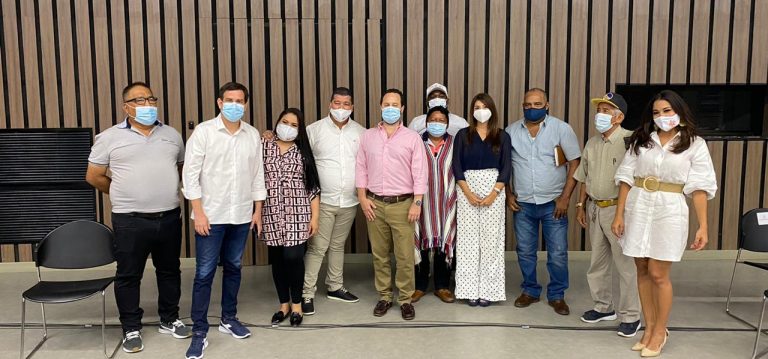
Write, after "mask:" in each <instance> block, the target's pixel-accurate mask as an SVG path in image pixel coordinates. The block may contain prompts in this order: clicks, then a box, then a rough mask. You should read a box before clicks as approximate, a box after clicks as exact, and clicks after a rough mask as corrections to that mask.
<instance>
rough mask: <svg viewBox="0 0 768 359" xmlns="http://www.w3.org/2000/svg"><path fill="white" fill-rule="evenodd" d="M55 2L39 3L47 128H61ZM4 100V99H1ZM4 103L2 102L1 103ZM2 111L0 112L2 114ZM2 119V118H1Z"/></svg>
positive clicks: (50, 0) (42, 95)
mask: <svg viewBox="0 0 768 359" xmlns="http://www.w3.org/2000/svg"><path fill="white" fill-rule="evenodd" d="M53 6H54V4H53V2H52V0H41V1H39V4H38V7H39V13H40V18H39V20H38V21H39V24H40V36H39V37H40V47H41V50H42V51H41V53H40V56H41V58H40V61H41V62H42V67H43V73H41V74H40V76H41V78H42V80H43V82H44V83H45V89H44V93H41V98H42V101H43V106H44V108H43V113H45V116H46V127H49V128H55V127H60V126H59V115H60V114H59V90H58V83H57V81H55V79H56V78H57V75H56V44H55V38H54V34H53V24H54V18H53ZM0 98H2V97H0ZM0 102H2V101H0ZM1 113H2V111H0V114H1ZM0 118H2V117H0Z"/></svg>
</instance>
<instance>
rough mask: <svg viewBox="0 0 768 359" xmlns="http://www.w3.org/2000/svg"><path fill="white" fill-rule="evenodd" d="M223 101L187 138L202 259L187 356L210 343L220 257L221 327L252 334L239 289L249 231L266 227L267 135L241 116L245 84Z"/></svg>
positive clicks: (224, 91)
mask: <svg viewBox="0 0 768 359" xmlns="http://www.w3.org/2000/svg"><path fill="white" fill-rule="evenodd" d="M217 103H218V106H219V109H220V111H221V112H220V114H219V116H217V117H216V118H214V119H211V120H208V121H205V122H203V123H201V124H200V125H198V126H197V128H196V129H195V132H194V133H192V136H191V137H190V138H189V140H188V141H187V152H186V155H185V157H184V160H185V165H184V170H183V174H182V179H183V184H184V189H183V192H184V197H186V198H187V199H188V200H190V202H191V204H192V219H193V220H194V224H195V232H196V233H195V250H196V259H197V267H196V270H195V282H194V287H193V293H192V309H191V312H192V320H193V321H194V326H193V328H192V332H193V336H192V343H191V344H190V346H189V349H188V350H187V354H186V357H187V359H198V358H202V357H203V350H204V349H205V347H206V346H207V345H208V341H207V339H206V337H207V333H208V305H209V303H210V299H211V283H212V282H213V276H214V274H215V273H216V266H217V264H218V263H219V260H221V263H222V265H223V267H224V270H223V275H224V278H223V280H222V299H221V322H220V324H219V331H220V332H222V333H227V334H231V335H232V336H233V337H235V338H237V339H243V338H247V337H249V336H250V335H251V333H250V331H249V330H248V329H247V328H245V327H244V326H243V325H242V324H241V323H240V322H239V321H238V320H237V317H236V315H237V293H238V291H239V290H240V268H241V265H240V259H241V258H242V256H243V250H244V248H245V243H246V240H247V238H248V233H249V231H250V230H252V229H254V228H255V229H256V230H257V232H261V206H262V204H263V201H264V199H265V198H266V196H267V190H266V188H265V185H264V165H263V162H262V150H261V139H260V136H259V131H258V130H256V129H255V128H253V126H251V125H249V124H248V123H246V122H244V121H241V120H240V119H241V118H242V117H243V114H244V113H245V108H246V106H247V104H248V89H247V88H246V87H245V86H243V85H242V84H239V83H236V82H230V83H227V84H225V85H224V86H222V87H221V88H220V89H219V98H218V100H217ZM254 203H255V208H256V210H255V211H254Z"/></svg>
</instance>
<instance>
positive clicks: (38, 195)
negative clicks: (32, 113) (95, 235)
mask: <svg viewBox="0 0 768 359" xmlns="http://www.w3.org/2000/svg"><path fill="white" fill-rule="evenodd" d="M92 139H93V133H92V130H91V129H89V128H72V129H8V130H0V244H21V243H36V242H38V241H40V240H41V239H43V237H44V236H45V235H46V233H48V232H49V231H51V230H52V229H54V228H56V227H58V226H60V225H62V224H64V223H67V222H70V221H73V220H77V219H86V220H95V219H96V192H95V191H94V189H93V188H92V187H91V186H90V185H88V183H87V182H85V171H86V168H87V167H88V155H89V154H90V151H91V144H92Z"/></svg>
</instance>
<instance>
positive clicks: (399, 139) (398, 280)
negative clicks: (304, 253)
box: [355, 89, 428, 320]
mask: <svg viewBox="0 0 768 359" xmlns="http://www.w3.org/2000/svg"><path fill="white" fill-rule="evenodd" d="M404 102H405V101H404V99H403V93H402V92H400V90H397V89H389V90H387V91H386V92H384V96H382V98H381V118H382V122H380V123H379V124H378V125H377V126H376V127H374V128H371V129H369V130H367V131H365V133H363V135H362V136H361V137H360V149H359V150H358V152H357V163H356V167H355V182H356V186H357V197H358V198H359V200H360V208H361V209H362V210H363V213H364V214H365V218H366V219H368V237H369V239H370V241H371V252H373V269H374V272H375V284H376V290H377V291H378V292H379V301H378V303H376V307H375V308H374V309H373V315H375V316H377V317H381V316H383V315H384V314H386V313H387V310H389V308H390V307H392V269H391V268H390V264H389V263H390V261H389V253H390V252H393V250H394V253H395V260H396V265H397V272H396V273H395V285H396V286H397V289H398V292H399V293H398V298H397V301H398V303H400V312H401V314H402V316H403V319H405V320H411V319H413V318H414V317H415V316H416V311H415V310H414V309H413V305H412V304H411V296H412V295H413V292H414V290H415V288H414V287H415V282H414V280H415V279H414V271H413V268H414V266H413V265H414V241H413V238H414V237H413V236H414V231H415V227H414V222H416V221H417V220H418V219H419V216H420V215H421V198H422V196H423V195H424V193H425V192H426V191H427V176H428V171H427V157H426V153H425V152H424V144H423V142H422V140H421V137H420V136H419V134H418V133H416V132H415V131H413V130H411V129H408V128H406V127H405V126H403V124H402V114H403V110H404V109H405V105H403V103H404Z"/></svg>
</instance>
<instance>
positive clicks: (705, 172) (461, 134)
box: [86, 82, 717, 359]
mask: <svg viewBox="0 0 768 359" xmlns="http://www.w3.org/2000/svg"><path fill="white" fill-rule="evenodd" d="M425 95H426V100H427V101H426V105H427V109H428V110H427V113H426V114H425V115H422V116H419V117H416V118H414V119H413V120H412V121H410V126H409V127H405V126H404V124H403V119H402V115H403V113H404V109H405V105H404V103H405V98H404V95H403V93H402V92H401V91H399V90H397V89H389V90H386V91H385V92H384V94H383V95H382V97H381V103H380V105H381V121H380V122H378V123H377V124H376V125H375V126H373V127H372V128H370V129H365V128H364V127H363V126H361V125H360V124H358V123H357V122H355V121H353V120H351V115H352V113H353V110H354V102H353V96H352V92H351V91H350V90H349V89H347V88H344V87H339V88H336V89H334V91H333V93H332V96H331V99H330V103H329V114H328V116H327V117H325V118H323V119H321V120H319V121H316V122H314V123H312V124H310V125H309V126H306V124H305V121H304V115H303V113H302V112H301V110H299V109H295V108H289V109H286V110H285V111H283V112H282V113H281V114H280V115H279V116H278V118H277V121H276V122H275V126H274V129H273V130H272V131H265V133H261V134H260V133H259V131H258V130H257V129H255V128H254V127H252V126H251V125H249V124H248V123H247V122H246V121H242V118H243V115H244V114H245V111H246V108H247V106H248V101H249V93H248V89H247V88H246V87H245V86H243V85H242V84H239V83H235V82H231V83H227V84H225V85H224V86H222V87H221V88H220V90H219V93H218V99H217V105H218V108H219V112H220V113H219V115H218V116H217V117H215V118H213V119H210V120H208V121H205V122H202V123H200V124H199V125H198V126H197V127H196V128H195V130H194V132H193V133H192V135H191V136H190V138H189V140H188V141H187V143H186V149H185V145H184V143H183V141H182V139H181V136H180V135H179V133H178V132H176V131H175V130H174V129H173V128H171V127H170V126H167V125H164V124H163V123H162V122H160V121H159V120H158V118H157V104H158V99H157V98H156V97H154V96H153V94H152V91H151V89H150V88H149V86H148V85H147V84H145V83H141V82H137V83H133V84H130V85H129V86H127V87H126V88H125V89H124V91H123V101H124V103H123V110H124V111H125V114H126V118H125V120H124V121H123V122H122V123H120V124H118V125H116V126H114V127H112V128H109V129H107V130H105V131H103V132H102V133H100V134H99V135H97V137H96V141H95V143H94V146H93V149H92V153H91V156H90V158H89V162H90V163H89V166H88V172H87V175H86V179H87V180H88V182H89V183H91V184H92V185H93V186H94V187H96V188H97V189H99V190H100V191H101V192H104V193H106V194H109V195H110V200H111V203H112V221H113V228H114V231H115V236H116V245H115V257H116V260H117V274H116V281H115V296H116V300H117V305H118V309H119V312H120V321H121V323H122V326H123V331H124V339H123V350H124V351H126V352H137V351H141V350H142V349H143V343H142V338H141V332H140V330H141V317H142V314H143V310H142V309H141V308H140V306H139V297H140V294H139V286H140V282H141V279H142V275H143V271H144V267H145V264H146V260H147V257H148V256H149V255H150V254H151V255H152V263H153V265H154V266H155V268H156V274H157V282H158V289H159V299H158V312H159V314H160V319H161V324H160V327H159V331H160V332H161V333H165V334H170V335H172V336H174V337H176V338H189V337H192V341H191V343H190V346H189V349H188V350H187V353H186V358H187V359H198V358H202V357H203V353H204V350H205V348H206V347H207V345H208V337H207V332H208V327H209V323H208V309H209V303H210V298H211V286H212V282H213V278H214V274H215V272H216V269H217V266H218V265H221V266H222V267H223V271H222V274H223V279H222V293H221V318H220V322H219V326H218V330H219V331H220V332H222V333H226V334H229V335H232V336H233V337H235V338H238V339H243V338H247V337H249V336H250V335H251V333H250V331H249V330H248V328H247V327H246V326H245V325H243V324H242V323H241V322H240V321H239V320H238V318H237V295H238V291H239V288H240V282H241V258H242V256H243V251H244V249H245V245H246V241H247V237H248V235H249V234H250V233H251V232H252V233H253V234H254V236H256V237H257V238H258V239H259V240H263V241H264V243H265V244H266V245H267V246H268V251H269V253H268V257H269V261H270V264H271V265H272V276H273V280H274V284H275V289H276V291H277V296H278V299H279V310H278V311H277V312H276V313H275V314H274V315H273V316H272V319H271V323H272V325H279V324H280V323H281V322H283V321H285V320H286V319H288V320H289V322H290V324H291V325H292V326H299V325H301V323H302V321H303V318H304V315H311V314H314V313H315V301H314V298H315V293H316V291H317V280H318V273H319V270H320V266H321V264H322V262H323V259H324V258H325V257H326V256H327V261H328V270H327V276H326V279H325V283H326V287H327V297H328V298H329V299H332V300H339V301H342V302H349V303H352V302H357V301H359V299H358V297H357V296H355V295H354V294H352V293H351V292H350V291H349V290H348V289H347V288H346V287H345V286H344V283H343V266H344V247H345V242H346V239H347V237H348V236H349V233H350V230H351V227H352V224H353V221H354V219H355V216H356V214H357V212H358V206H359V208H360V209H361V210H362V213H363V214H364V216H365V218H366V220H367V229H368V237H369V240H370V244H371V252H372V255H373V267H374V276H375V279H374V283H375V288H376V290H377V292H378V295H379V298H378V301H377V303H376V304H375V306H374V309H373V314H374V315H375V316H384V315H385V314H386V313H387V312H388V310H389V309H390V308H391V307H392V305H393V302H394V299H395V293H394V288H393V287H396V289H397V304H399V306H400V312H401V316H402V318H403V319H405V320H411V319H414V318H415V315H416V312H415V308H414V305H413V303H415V302H418V301H419V300H420V299H421V298H423V297H424V295H425V294H426V293H427V291H428V288H429V282H430V280H429V278H430V276H431V277H432V280H433V281H434V294H435V295H436V296H437V297H438V298H439V299H440V300H442V301H443V302H446V303H453V302H455V301H456V300H457V299H460V300H466V303H467V304H468V305H469V306H473V307H474V306H480V307H486V306H489V305H491V304H492V303H494V302H499V301H504V300H506V288H505V260H504V258H505V257H504V249H505V242H506V241H505V232H506V231H505V215H506V212H507V211H506V209H507V208H508V209H510V210H511V211H512V212H513V213H514V229H515V239H516V243H517V247H516V251H517V257H518V263H519V265H520V270H521V272H522V276H523V282H522V284H521V293H520V295H519V296H518V297H517V298H516V300H515V302H514V305H515V306H516V307H519V308H524V307H528V306H530V305H532V304H533V303H536V302H538V301H539V300H540V297H541V295H542V286H541V285H540V284H539V283H538V281H537V275H536V266H537V250H538V248H539V232H540V231H541V233H542V237H543V242H544V244H545V246H546V247H545V248H546V251H547V270H548V272H549V278H550V281H549V284H548V285H547V290H546V298H547V301H548V303H549V305H550V306H552V307H553V309H554V311H555V312H556V313H558V314H561V315H568V314H569V313H570V308H569V307H568V304H567V303H566V301H565V291H566V289H567V288H568V286H569V281H568V252H567V250H568V241H567V232H568V216H567V213H568V210H569V207H570V203H571V196H572V193H573V192H574V190H575V189H576V188H577V187H578V188H579V191H578V193H579V194H578V200H577V203H576V207H577V210H576V211H577V218H576V219H577V221H578V222H579V223H580V224H581V225H582V226H584V227H587V228H589V237H590V241H591V244H592V260H591V264H590V269H589V271H588V274H587V279H588V282H589V286H590V290H591V293H592V297H593V300H594V302H595V305H594V308H593V309H591V310H588V311H586V312H585V313H584V314H583V315H582V317H581V320H583V321H585V322H589V323H595V322H599V321H602V320H616V319H617V318H618V317H620V318H621V324H620V325H619V327H618V331H617V332H618V334H619V335H622V336H625V337H632V336H634V335H635V334H636V333H637V332H638V330H639V329H640V312H641V309H640V308H641V307H642V314H643V317H644V318H645V332H644V335H643V338H642V339H641V340H640V341H638V342H637V343H636V344H635V345H634V346H633V347H632V349H633V350H637V351H641V355H642V356H658V355H659V353H660V352H661V348H662V347H663V346H664V343H666V338H667V335H668V332H667V331H666V325H667V319H668V317H669V311H670V308H671V303H672V287H671V283H670V281H669V270H670V265H671V263H672V262H675V261H679V260H680V259H681V257H682V254H683V251H684V249H685V247H686V244H687V238H688V209H687V204H686V200H685V198H684V195H687V196H690V197H692V198H693V204H694V206H695V209H696V215H697V217H698V219H699V222H698V223H699V229H698V231H697V232H696V236H695V240H694V242H693V244H692V245H691V248H693V249H696V250H698V249H702V248H703V247H704V246H705V245H706V243H707V224H706V223H707V222H706V201H707V199H711V198H712V197H713V196H714V193H715V191H716V189H717V184H716V181H715V174H714V169H713V166H712V161H711V159H710V157H709V152H708V150H707V146H706V143H705V142H704V140H703V139H701V138H700V137H698V136H697V131H696V125H695V121H694V118H693V117H692V115H691V112H690V110H689V109H688V107H687V105H686V104H685V102H684V101H683V100H682V99H681V98H680V97H679V96H678V95H677V94H675V93H674V92H671V91H662V92H661V93H659V94H658V95H657V96H656V97H654V98H653V100H652V101H651V102H650V103H649V105H648V108H647V109H646V111H645V112H644V114H643V117H642V118H641V126H640V128H638V129H637V130H636V131H634V132H632V131H628V130H626V129H624V128H622V127H621V123H622V121H623V119H624V115H625V114H626V112H627V104H626V102H625V101H624V99H623V98H622V97H621V96H620V95H618V94H614V93H608V94H606V95H605V96H603V97H601V98H596V99H593V100H592V103H593V104H594V106H595V107H596V109H597V114H596V116H595V120H594V125H595V128H596V129H597V130H598V132H600V134H599V135H597V136H595V137H593V138H591V139H590V140H589V141H588V142H587V144H586V146H585V148H584V151H583V152H582V151H581V150H580V146H579V143H578V140H577V137H576V135H575V133H574V131H573V129H572V128H571V127H570V126H569V125H568V123H566V122H564V121H562V120H560V119H558V118H556V117H554V116H551V115H550V114H549V111H548V110H549V102H548V99H547V94H546V92H545V91H544V90H542V89H538V88H534V89H530V90H528V91H527V92H526V93H525V97H524V99H523V118H522V119H520V120H518V121H516V122H514V123H512V124H511V125H509V126H508V127H507V128H506V130H504V129H502V127H501V126H502V123H503V119H501V118H500V116H499V113H498V111H497V109H496V105H495V103H494V101H493V99H492V98H491V97H490V96H489V95H488V94H484V93H481V94H477V95H476V96H475V97H474V98H473V99H472V101H471V102H470V103H469V108H470V113H471V114H472V117H471V118H470V119H469V121H466V120H465V119H463V118H461V117H459V116H457V115H455V114H453V113H451V112H450V111H449V110H448V108H449V104H450V103H449V101H450V100H449V98H448V89H447V88H446V87H445V86H443V85H441V84H433V85H431V86H429V87H428V88H427V90H426V94H425ZM108 170H109V171H111V175H108V172H107V171H108ZM180 179H181V181H179V180H180ZM179 182H181V183H182V184H183V188H182V189H181V191H182V193H183V195H184V197H185V198H186V199H188V200H189V201H190V203H191V208H192V210H191V218H192V220H193V222H194V228H195V257H196V270H195V279H194V285H193V293H192V308H191V318H192V321H193V325H192V327H191V328H190V327H189V326H187V325H185V324H184V323H183V322H182V321H180V320H179V314H178V312H179V307H178V303H179V297H180V294H181V293H180V292H181V291H180V270H179V252H180V245H181V244H180V243H181V217H180V216H181V211H180V209H179V207H180V203H179V202H180V199H179V196H178V191H179ZM414 247H415V248H414ZM392 253H393V254H394V258H395V267H396V268H395V269H396V273H395V277H394V278H395V279H394V285H393V283H392V268H391V258H390V255H391V254H392ZM633 258H634V260H633ZM613 267H615V268H616V269H617V271H618V273H619V275H620V277H621V278H620V284H621V286H620V290H621V295H620V299H619V300H618V301H615V300H614V299H613V297H612V295H611V288H612V280H611V273H612V270H613V269H612V268H613ZM453 270H455V292H454V291H451V285H450V284H451V272H452V271H453ZM616 311H618V314H619V315H617V314H616Z"/></svg>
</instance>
